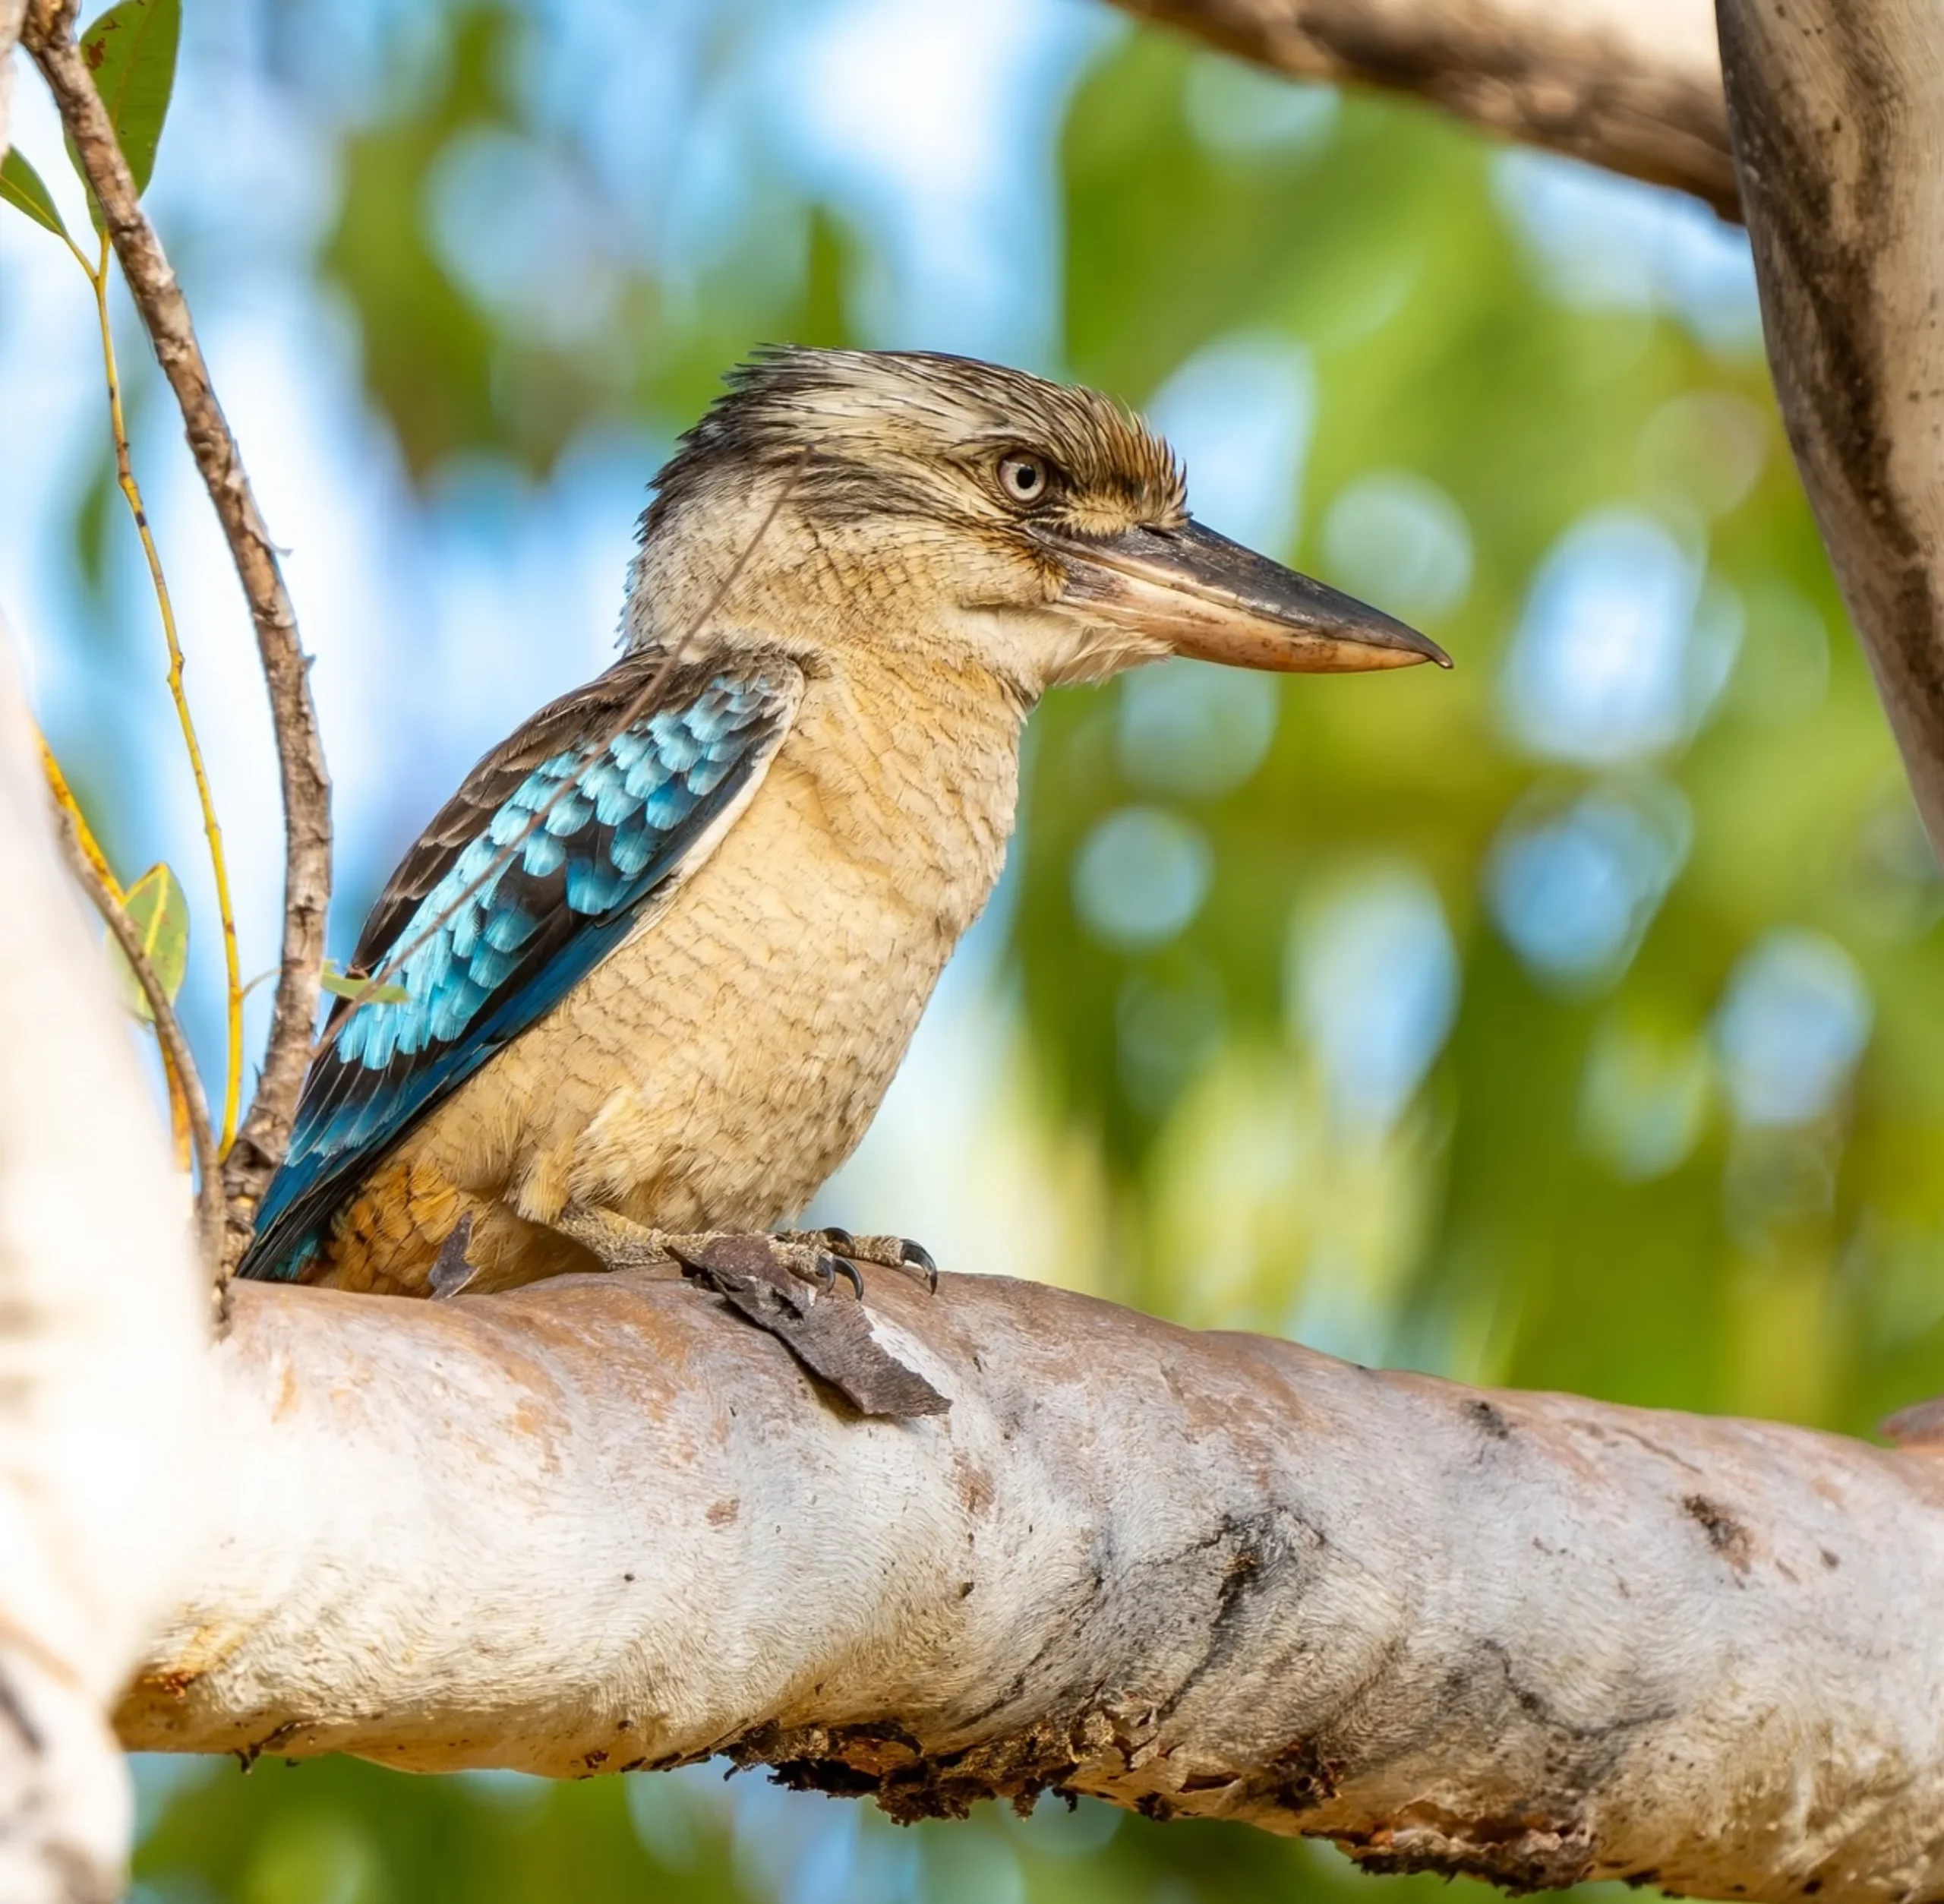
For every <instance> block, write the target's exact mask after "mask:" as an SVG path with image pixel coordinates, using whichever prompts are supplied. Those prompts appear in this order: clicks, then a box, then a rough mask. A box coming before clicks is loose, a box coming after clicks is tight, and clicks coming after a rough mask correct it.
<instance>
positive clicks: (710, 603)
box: [317, 448, 810, 1056]
mask: <svg viewBox="0 0 1944 1904" xmlns="http://www.w3.org/2000/svg"><path fill="white" fill-rule="evenodd" d="M809 460H810V452H809V450H808V449H807V448H806V449H805V450H802V451H801V452H800V453H799V454H798V455H797V458H796V459H795V461H794V463H793V464H792V465H791V469H790V473H789V475H787V476H786V477H785V478H784V482H783V487H782V488H781V489H779V490H778V491H777V492H776V494H775V496H774V497H772V499H771V500H770V505H769V507H768V509H766V510H764V511H763V516H762V521H761V522H759V523H757V525H756V530H755V532H754V533H753V535H751V536H750V539H749V540H748V541H747V542H745V543H744V544H743V546H742V548H741V549H740V551H738V553H737V557H736V559H735V560H734V561H733V562H731V564H729V567H728V569H727V571H726V572H725V573H724V576H723V577H722V579H721V581H719V582H718V583H716V585H715V587H714V588H713V589H711V590H710V591H709V595H708V600H707V601H706V602H704V603H703V604H702V606H701V608H699V609H698V610H697V611H696V613H695V614H694V615H693V617H690V620H689V621H688V623H687V624H686V626H685V627H683V630H682V632H681V633H680V634H679V635H677V636H676V637H675V639H674V643H672V644H671V646H670V647H669V649H668V652H667V654H666V655H664V656H663V658H662V662H661V666H660V667H659V668H657V669H656V670H655V672H654V674H652V675H651V676H650V677H649V680H648V682H647V684H646V685H645V687H642V690H640V692H639V693H637V694H636V695H635V696H634V697H633V699H631V700H630V702H629V703H628V704H627V706H626V707H624V708H623V709H622V710H621V711H620V713H619V714H617V715H616V716H615V717H614V722H613V724H612V725H611V727H610V728H608V731H606V732H605V733H604V734H597V735H595V736H594V737H592V739H589V740H584V741H582V743H581V752H582V757H583V758H584V759H592V757H593V756H595V754H597V753H603V752H604V751H605V750H607V749H608V747H610V746H611V745H612V744H614V741H615V740H617V739H619V738H620V736H621V735H623V734H625V733H626V732H627V731H628V729H629V728H631V727H633V725H634V724H635V723H636V721H638V720H639V719H640V718H641V717H642V715H643V714H644V713H645V712H647V710H648V709H649V708H651V707H652V706H654V705H655V702H656V701H657V700H658V699H659V698H660V697H661V690H663V689H664V687H667V685H668V680H669V677H670V676H671V675H672V674H674V671H675V669H676V667H677V664H678V663H679V662H680V660H681V658H682V656H683V652H685V651H686V649H687V647H688V645H689V643H690V642H692V641H693V640H694V639H695V638H696V636H697V635H698V634H699V633H701V632H702V630H703V629H704V628H705V627H707V626H708V620H709V617H711V616H712V615H713V614H715V611H716V610H717V609H718V608H721V605H722V604H723V602H724V598H726V597H727V595H728V593H729V591H730V590H731V589H733V588H734V586H736V583H737V579H738V578H739V577H740V576H741V574H742V573H743V570H745V569H746V568H747V567H749V564H750V557H752V556H753V555H754V554H756V550H757V548H758V547H759V545H761V543H762V538H764V537H765V535H768V533H769V532H770V528H771V526H772V524H773V523H775V520H776V519H777V516H778V515H779V514H780V513H781V511H782V508H783V505H784V504H785V503H786V502H787V501H788V500H790V497H791V493H792V492H793V491H794V490H795V488H796V487H797V484H798V483H799V482H800V481H801V480H802V479H803V472H804V470H805V469H806V468H807V467H808V466H809ZM579 785H580V772H579V770H578V769H576V772H573V774H571V775H569V776H568V777H567V778H566V779H565V780H563V781H561V783H560V785H559V786H558V787H557V788H555V789H554V791H553V793H552V794H551V796H550V797H548V800H547V801H546V803H545V804H544V805H543V806H541V807H539V808H538V810H536V811H535V813H532V815H531V816H529V818H528V819H527V821H526V823H525V825H524V826H522V827H521V828H520V829H519V832H517V833H516V834H515V835H513V838H511V839H510V840H509V841H507V844H506V845H504V846H503V847H502V848H500V851H498V852H497V853H496V854H494V856H493V858H492V860H491V864H488V866H487V867H486V869H485V870H484V871H483V872H482V873H481V874H480V875H479V876H478V878H477V879H475V880H473V881H472V883H471V884H470V885H469V886H467V887H466V889H465V891H464V892H462V893H461V894H460V895H459V897H458V898H456V899H455V900H453V902H452V904H451V905H449V906H447V908H445V909H444V910H443V911H442V912H440V914H439V915H438V916H437V917H436V918H434V919H433V920H431V921H429V922H428V924H427V925H426V927H425V928H424V930H423V931H422V932H421V933H418V935H417V936H416V937H415V938H414V939H412V940H411V941H410V943H409V944H407V945H406V946H402V948H400V949H399V950H398V951H397V952H393V954H392V955H391V956H390V958H387V960H386V961H384V963H383V965H380V967H379V968H378V969H377V971H375V972H374V973H372V974H371V976H370V977H368V979H366V980H365V989H364V990H363V992H362V993H361V995H360V996H358V997H356V998H355V999H352V1001H351V1009H350V1010H349V1011H348V1012H340V1013H339V1015H338V1016H337V1017H336V1018H334V1019H333V1021H331V1023H330V1025H329V1027H328V1028H327V1029H326V1031H325V1032H324V1035H323V1037H321V1038H320V1039H319V1040H317V1053H318V1055H319V1056H322V1055H323V1053H325V1052H326V1051H327V1050H330V1047H331V1045H332V1044H333V1042H334V1041H335V1040H336V1037H337V1034H339V1032H340V1031H342V1030H343V1029H344V1028H345V1027H346V1025H349V1023H350V1022H351V1021H352V1018H353V1017H354V1016H355V1015H356V1013H357V1012H358V1009H359V1008H360V1007H361V1006H364V1005H365V1004H367V1003H369V1002H370V1001H371V997H372V994H373V993H374V992H375V991H376V990H377V988H378V987H380V985H382V984H384V982H385V980H387V979H388V978H390V977H393V976H394V975H395V974H396V973H397V972H398V971H399V968H401V967H402V966H403V965H405V963H406V961H407V960H409V958H411V956H412V954H413V953H414V952H416V951H418V949H419V947H420V946H423V945H424V944H425V943H427V941H428V940H429V939H431V937H432V936H433V935H434V933H437V932H438V931H439V930H440V929H441V928H442V927H443V926H445V925H446V924H447V923H448V922H449V921H450V920H451V919H452V918H453V917H454V916H455V915H456V914H457V913H458V912H459V911H460V910H461V908H463V907H465V906H467V905H470V904H471V903H472V901H473V900H474V898H476V897H477V896H478V894H479V893H480V892H482V891H484V889H485V888H486V887H488V886H491V884H492V883H493V882H494V880H495V879H497V878H498V877H499V876H500V874H501V873H503V872H504V871H505V870H507V867H510V865H512V864H513V860H514V859H515V858H516V857H517V856H518V855H519V853H520V851H522V848H524V847H525V845H526V842H527V841H529V839H531V838H532V837H533V835H535V833H536V832H538V831H539V829H541V827H543V826H545V825H546V823H547V819H548V816H549V815H550V814H551V813H552V812H553V810H554V808H555V807H557V806H559V805H560V802H561V801H562V800H564V799H566V797H567V795H568V794H570V793H572V792H573V791H574V790H575V788H577V787H578V786H579Z"/></svg>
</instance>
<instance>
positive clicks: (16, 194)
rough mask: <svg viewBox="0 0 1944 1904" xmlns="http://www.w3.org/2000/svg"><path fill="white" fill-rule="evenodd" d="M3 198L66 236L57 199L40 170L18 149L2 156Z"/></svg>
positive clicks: (57, 234) (0, 196) (0, 183)
mask: <svg viewBox="0 0 1944 1904" xmlns="http://www.w3.org/2000/svg"><path fill="white" fill-rule="evenodd" d="M0 201H4V202H5V204H9V205H11V206H12V207H14V210H17V211H23V212H25V213H27V216H28V217H30V219H33V222H34V223H36V225H44V226H46V228H47V229H49V231H50V232H52V233H53V234H54V235H55V237H56V238H65V237H66V236H67V235H68V228H67V226H65V225H64V224H63V223H62V222H61V214H60V213H59V211H58V210H57V209H56V208H55V203H54V201H53V199H52V197H49V194H48V190H47V188H46V186H45V185H43V184H42V183H41V178H40V174H39V172H36V171H35V170H34V169H33V166H30V165H29V164H28V163H27V161H26V159H23V158H22V157H21V155H20V154H19V153H17V152H9V153H8V154H7V156H6V157H5V159H0Z"/></svg>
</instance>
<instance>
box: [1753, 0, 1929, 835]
mask: <svg viewBox="0 0 1944 1904" xmlns="http://www.w3.org/2000/svg"><path fill="white" fill-rule="evenodd" d="M1720 13H1721V30H1722V44H1723V46H1724V47H1725V49H1726V50H1727V53H1728V69H1729V84H1728V98H1729V104H1730V107H1731V114H1732V120H1733V125H1734V134H1735V146H1736V154H1737V162H1738V163H1739V166H1740V172H1741V179H1742V187H1743V191H1744V195H1745V197H1746V198H1747V204H1748V211H1749V235H1750V238H1751V239H1752V240H1753V245H1754V248H1755V265H1756V282H1757V283H1758V284H1759V286H1760V288H1761V295H1762V320H1763V331H1764V333H1765V334H1766V338H1767V340H1768V346H1769V365H1770V368H1772V371H1774V373H1775V387H1776V390H1777V393H1778V395H1779V396H1780V397H1781V406H1782V415H1783V418H1784V419H1785V422H1787V424H1788V431H1789V440H1790V442H1791V444H1792V445H1793V446H1794V450H1795V455H1796V461H1797V464H1798V465H1799V466H1800V469H1801V471H1802V476H1803V482H1804V487H1805V488H1807V490H1808V492H1809V499H1810V504H1811V505H1812V506H1813V508H1814V510H1815V512H1816V526H1818V527H1819V529H1821V530H1822V532H1823V541H1824V542H1825V543H1826V545H1828V548H1829V555H1830V560H1832V563H1833V564H1835V570H1836V576H1837V579H1838V582H1839V583H1841V586H1842V591H1843V598H1844V600H1845V602H1846V603H1847V604H1848V607H1849V611H1850V614H1851V617H1852V619H1853V620H1854V622H1855V624H1856V627H1857V633H1858V634H1860V636H1862V638H1863V642H1864V647H1865V648H1866V649H1867V650H1868V652H1869V655H1870V663H1871V665H1872V667H1873V669H1874V671H1875V672H1876V684H1877V687H1878V689H1879V692H1880V693H1882V697H1883V703H1884V706H1885V707H1886V709H1888V711H1889V716H1890V725H1891V726H1892V729H1893V730H1894V731H1895V734H1896V737H1897V741H1898V745H1899V746H1900V747H1901V749H1902V750H1903V756H1904V765H1905V769H1906V770H1907V771H1908V773H1909V775H1910V777H1911V786H1912V788H1913V789H1914V791H1915V793H1916V794H1917V805H1918V807H1919V808H1920V810H1921V811H1922V813H1923V818H1924V823H1925V825H1926V826H1927V828H1928V829H1929V831H1930V838H1931V842H1932V845H1933V846H1934V847H1938V848H1944V619H1940V617H1944V317H1941V316H1940V308H1939V301H1940V295H1944V29H1941V28H1940V22H1939V15H1938V11H1937V8H1936V6H1935V5H1934V4H1931V0H1857V3H1856V4H1850V5H1837V4H1835V0H1821V4H1819V5H1810V6H1800V5H1792V6H1788V7H1778V6H1775V5H1773V4H1771V3H1770V0H1763V4H1760V5H1756V4H1753V0H1722V4H1721V8H1720Z"/></svg>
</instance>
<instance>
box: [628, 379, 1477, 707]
mask: <svg viewBox="0 0 1944 1904" xmlns="http://www.w3.org/2000/svg"><path fill="white" fill-rule="evenodd" d="M786 490H787V493H784V492H785V491H786ZM779 494H781V495H782V500H781V506H780V507H778V506H777V504H778V495H779ZM765 522H767V523H768V526H767V527H766V528H765V527H764V525H765ZM759 531H761V534H760V537H759ZM753 539H754V540H755V547H754V549H753V552H752V553H751V554H750V556H749V557H748V558H747V559H746V560H745V561H744V562H743V564H742V566H741V567H740V570H739V571H738V572H737V573H735V574H734V579H733V580H731V582H730V583H729V586H727V588H726V589H724V588H722V583H723V582H724V578H725V577H728V576H731V571H732V569H734V566H735V564H736V563H737V557H738V556H739V554H741V552H742V551H743V550H744V549H745V548H747V547H748V546H749V545H750V543H751V542H752V541H753ZM718 590H720V591H721V600H720V602H719V603H718V605H717V607H716V611H715V613H714V614H712V616H711V617H710V620H711V622H712V627H714V628H718V629H720V630H722V631H724V632H725V633H726V632H729V631H736V632H738V633H740V632H743V631H746V633H748V634H749V635H750V636H753V637H755V638H757V639H763V640H765V641H766V642H772V643H780V644H781V645H783V646H786V647H788V648H791V649H795V650H797V651H798V652H801V653H802V654H803V655H804V656H805V658H806V659H814V658H815V657H816V655H817V654H818V653H819V652H822V653H825V654H828V653H830V652H832V651H834V650H840V649H843V648H844V647H846V646H857V645H860V644H869V645H873V646H879V647H885V646H895V647H901V648H904V649H918V650H922V651H926V652H929V653H932V654H933V655H943V656H945V657H946V658H949V659H951V660H953V661H955V662H958V663H960V664H961V665H968V666H979V667H983V668H986V669H988V670H989V671H991V672H993V674H996V675H998V676H999V677H1001V678H1002V679H1003V680H1006V681H1008V683H1010V684H1014V685H1015V687H1017V689H1018V691H1019V693H1021V697H1022V698H1023V699H1031V698H1032V697H1034V696H1037V694H1038V693H1040V691H1041V690H1043V689H1044V688H1045V687H1048V686H1050V685H1052V684H1055V683H1056V682H1061V681H1071V680H1097V679H1100V678H1101V677H1104V676H1106V675H1108V674H1113V673H1116V671H1119V669H1121V668H1128V667H1131V666H1134V665H1137V664H1138V663H1140V662H1147V661H1157V660H1160V659H1161V658H1163V657H1165V656H1167V655H1193V656H1195V657H1198V658H1201V659H1203V660H1207V661H1216V662H1228V663H1230V664H1232V665H1236V666H1239V667H1243V668H1270V669H1274V670H1277V671H1283V672H1287V673H1317V674H1337V673H1348V672H1352V671H1362V670H1366V669H1371V668H1404V667H1409V665H1412V663H1413V662H1423V661H1434V662H1438V663H1439V664H1440V665H1443V666H1447V667H1448V666H1449V665H1450V663H1449V662H1448V661H1447V660H1446V658H1445V656H1444V654H1443V653H1442V652H1441V650H1440V649H1438V648H1437V646H1436V645H1435V644H1434V643H1432V642H1430V641H1428V640H1427V639H1425V637H1424V636H1422V635H1420V634H1419V633H1416V632H1415V630H1412V629H1410V628H1408V627H1405V626H1404V625H1403V623H1401V622H1398V621H1393V620H1392V619H1391V618H1390V617H1389V616H1388V615H1386V614H1381V613H1380V612H1379V611H1378V610H1376V609H1374V608H1367V607H1366V606H1365V605H1364V604H1363V603H1362V602H1357V601H1354V600H1352V598H1350V597H1349V596H1348V595H1340V594H1339V593H1338V592H1337V591H1336V590H1335V589H1330V588H1326V587H1325V586H1324V585H1323V584H1322V583H1319V582H1314V581H1312V580H1311V579H1310V578H1309V577H1308V576H1303V575H1299V574H1297V573H1295V571H1294V570H1290V569H1286V568H1284V567H1283V566H1282V565H1281V564H1280V563H1277V562H1273V561H1271V560H1269V559H1268V558H1267V557H1266V556H1262V555H1258V554H1255V553H1254V551H1252V550H1250V549H1247V548H1243V547H1242V545H1239V543H1236V542H1230V541H1229V540H1228V538H1226V537H1225V536H1222V535H1217V534H1216V533H1215V532H1213V530H1211V529H1204V528H1203V527H1202V526H1201V524H1200V523H1197V522H1196V521H1195V520H1194V517H1193V516H1191V515H1190V514H1189V513H1188V493H1187V484H1186V479H1185V475H1184V472H1183V470H1182V466H1181V464H1180V463H1179V461H1177V459H1176V457H1175V456H1174V454H1173V453H1172V451H1171V450H1169V447H1168V446H1167V445H1166V444H1165V443H1164V442H1163V441H1162V440H1161V439H1160V437H1157V436H1156V435H1155V434H1153V432H1152V431H1150V430H1149V429H1148V428H1147V427H1146V426H1145V425H1144V424H1142V423H1141V421H1140V420H1139V419H1138V418H1137V417H1135V416H1134V415H1132V414H1131V412H1128V410H1126V409H1123V408H1122V406H1120V405H1119V404H1117V403H1114V402H1112V401H1111V400H1110V399H1108V398H1106V397H1104V396H1100V395H1097V393H1095V392H1094V391H1092V390H1084V389H1081V388H1078V387H1074V386H1069V385H1062V384H1050V383H1048V382H1046V381H1045V380H1043V379H1042V378H1040V377H1031V376H1028V375H1027V374H1025V373H1024V371H1015V370H1006V369H1003V368H1000V367H999V366H997V365H992V364H984V363H980V362H976V361H974V360H973V359H971V358H962V357H946V356H936V355H928V354H920V353H917V352H877V351H851V350H809V349H781V350H775V351H771V352H765V353H764V354H763V355H761V356H759V357H758V358H756V360H755V361H754V362H752V363H750V364H749V365H745V366H743V368H740V369H739V370H737V371H735V372H734V373H733V374H731V377H730V379H729V389H728V391H727V393H726V394H725V395H724V396H722V397H721V398H720V399H718V401H717V403H715V406H713V407H712V409H710V410H709V411H708V413H707V415H705V416H704V417H703V418H702V420H701V421H700V422H699V423H697V424H696V426H695V427H694V428H693V429H692V430H690V431H689V433H688V434H687V435H686V436H685V437H683V440H682V443H681V445H680V449H679V450H678V451H677V454H676V455H675V456H674V458H673V459H672V460H671V462H670V463H668V464H667V466H666V467H665V468H664V469H663V470H662V471H661V474H660V475H659V476H658V478H656V495H655V500H654V502H653V503H652V504H651V506H650V507H649V510H648V513H647V514H646V515H645V516H644V518H643V519H642V553H641V555H640V557H639V560H637V563H636V570H635V574H634V577H633V587H632V589H631V592H630V604H629V612H628V619H627V629H626V633H627V638H628V639H629V640H630V643H631V644H633V645H636V646H641V645H645V644H648V643H656V644H664V643H667V642H669V641H671V640H672V639H677V638H678V637H679V636H680V635H681V634H682V633H683V630H684V628H685V627H686V626H688V625H689V624H691V623H692V622H693V620H694V619H695V618H696V617H697V616H699V614H702V611H704V610H705V608H707V607H708V604H709V602H710V601H711V599H712V598H713V597H714V596H715V595H716V593H717V592H718ZM712 638H713V637H712Z"/></svg>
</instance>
